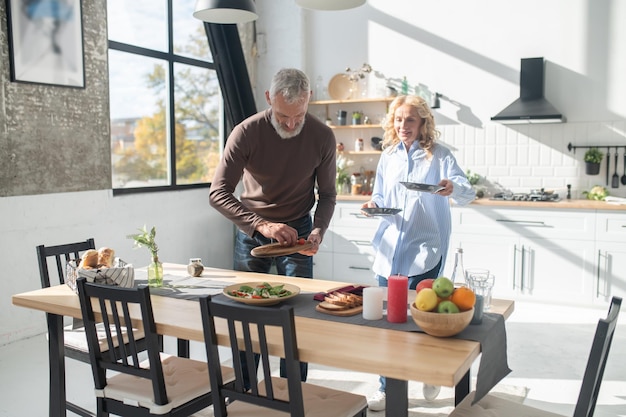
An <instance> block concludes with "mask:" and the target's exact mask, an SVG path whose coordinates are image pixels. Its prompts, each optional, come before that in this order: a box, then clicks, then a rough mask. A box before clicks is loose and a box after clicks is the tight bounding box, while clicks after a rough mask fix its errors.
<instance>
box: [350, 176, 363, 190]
mask: <svg viewBox="0 0 626 417" xmlns="http://www.w3.org/2000/svg"><path fill="white" fill-rule="evenodd" d="M350 184H351V185H352V188H351V193H350V194H352V195H361V189H362V188H363V178H361V173H360V172H355V173H353V174H352V175H351V176H350Z"/></svg>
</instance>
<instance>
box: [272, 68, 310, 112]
mask: <svg viewBox="0 0 626 417" xmlns="http://www.w3.org/2000/svg"><path fill="white" fill-rule="evenodd" d="M310 92H311V84H310V82H309V77H307V75H306V74H305V73H304V72H302V71H300V70H298V69H295V68H283V69H281V70H279V71H278V72H277V73H276V74H275V75H274V77H273V78H272V85H271V86H270V100H274V98H276V96H277V95H278V94H280V95H282V96H283V98H284V99H285V101H286V102H287V103H289V104H292V103H296V102H299V101H301V100H305V99H307V98H308V97H309V93H310Z"/></svg>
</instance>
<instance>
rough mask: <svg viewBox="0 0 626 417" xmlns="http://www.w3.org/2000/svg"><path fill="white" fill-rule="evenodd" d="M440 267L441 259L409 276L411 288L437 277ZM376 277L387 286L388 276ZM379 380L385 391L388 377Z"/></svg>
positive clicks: (381, 284)
mask: <svg viewBox="0 0 626 417" xmlns="http://www.w3.org/2000/svg"><path fill="white" fill-rule="evenodd" d="M439 268H441V261H439V263H438V264H437V266H436V267H434V268H433V269H431V270H430V271H428V272H424V273H423V274H421V275H413V276H412V277H409V289H410V290H414V289H415V287H417V284H419V282H420V281H423V280H425V279H428V278H437V277H438V276H439ZM376 278H377V279H378V286H379V287H386V286H387V277H383V276H381V275H376ZM378 380H379V381H380V388H379V390H380V391H383V392H384V391H385V389H386V388H387V378H385V377H384V376H381V377H380V378H379V379H378Z"/></svg>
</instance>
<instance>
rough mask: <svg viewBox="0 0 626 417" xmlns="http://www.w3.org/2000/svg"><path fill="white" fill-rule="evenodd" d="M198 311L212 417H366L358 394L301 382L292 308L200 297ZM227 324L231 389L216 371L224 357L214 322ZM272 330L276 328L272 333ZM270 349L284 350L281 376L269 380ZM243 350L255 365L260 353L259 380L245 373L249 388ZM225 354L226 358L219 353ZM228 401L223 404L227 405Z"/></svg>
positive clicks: (365, 408) (219, 372)
mask: <svg viewBox="0 0 626 417" xmlns="http://www.w3.org/2000/svg"><path fill="white" fill-rule="evenodd" d="M200 311H201V314H202V323H203V329H204V337H205V346H206V350H207V359H208V362H209V378H210V379H211V386H212V387H213V403H214V406H213V412H214V415H215V417H225V416H226V415H228V416H229V417H244V416H245V417H249V416H255V417H266V416H277V415H280V416H284V415H289V416H291V417H305V416H306V417H314V416H315V417H355V416H360V417H365V416H366V415H367V400H366V398H365V397H364V396H362V395H357V394H353V393H350V392H344V391H339V390H336V389H332V388H327V387H322V386H319V385H314V384H310V383H307V382H301V379H300V372H301V371H300V360H299V358H298V343H297V340H296V331H295V321H294V314H293V307H291V306H286V305H284V306H282V307H280V308H273V307H267V306H265V307H264V306H252V305H246V304H239V303H237V304H231V303H229V302H228V301H227V304H222V303H220V302H217V301H214V299H212V298H211V296H205V297H202V298H200ZM222 319H224V320H226V322H227V325H228V334H229V347H230V349H229V350H230V355H229V356H232V361H233V368H234V370H235V384H234V386H232V385H231V386H226V385H225V384H224V375H223V374H222V372H221V370H220V365H219V364H220V363H221V360H222V359H223V358H222V357H221V354H220V349H219V347H218V340H217V332H216V321H219V320H222ZM270 328H274V329H276V328H279V329H280V331H281V333H282V338H281V337H279V336H276V337H274V338H273V339H272V340H270V338H271V337H272V336H273V335H274V333H272V334H271V335H270V334H268V333H269V332H270V331H271V330H269V329H270ZM274 331H276V330H274ZM270 345H278V346H281V348H282V351H283V352H284V358H285V367H286V371H287V372H286V378H279V377H275V376H271V371H270V353H269V350H270ZM240 351H241V352H244V354H245V356H246V361H247V363H254V355H255V354H260V359H259V362H260V364H259V367H260V368H261V369H262V375H263V379H262V380H259V378H258V376H257V374H256V373H254V372H250V376H249V379H250V389H249V390H246V389H245V388H244V386H245V383H244V378H243V375H244V371H243V369H242V361H241V358H240V355H239V352H240ZM224 356H226V355H224ZM227 398H228V405H226V402H227V400H226V399H227Z"/></svg>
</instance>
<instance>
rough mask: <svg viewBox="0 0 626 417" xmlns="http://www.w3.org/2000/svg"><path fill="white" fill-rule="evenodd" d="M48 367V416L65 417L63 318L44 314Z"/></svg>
mask: <svg viewBox="0 0 626 417" xmlns="http://www.w3.org/2000/svg"><path fill="white" fill-rule="evenodd" d="M46 319H47V322H48V360H49V362H50V363H49V364H48V365H49V366H50V375H49V377H50V392H49V395H50V405H49V407H50V410H49V412H50V416H65V414H66V413H65V352H64V349H65V348H64V346H63V343H64V340H63V316H58V315H56V314H50V313H47V314H46Z"/></svg>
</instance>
